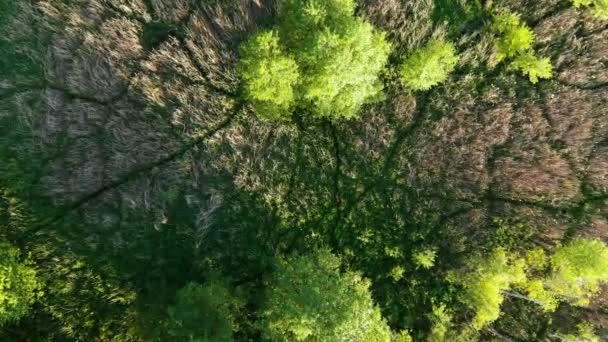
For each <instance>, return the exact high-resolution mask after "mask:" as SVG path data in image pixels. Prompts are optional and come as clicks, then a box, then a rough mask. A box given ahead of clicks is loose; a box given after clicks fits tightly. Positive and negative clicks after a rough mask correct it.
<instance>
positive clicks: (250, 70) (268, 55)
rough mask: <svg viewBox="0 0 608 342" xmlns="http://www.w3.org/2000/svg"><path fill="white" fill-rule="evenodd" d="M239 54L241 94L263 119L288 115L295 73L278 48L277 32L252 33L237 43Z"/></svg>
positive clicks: (293, 62)
mask: <svg viewBox="0 0 608 342" xmlns="http://www.w3.org/2000/svg"><path fill="white" fill-rule="evenodd" d="M241 57H242V59H241V64H240V73H241V77H242V78H243V80H244V81H245V82H244V84H245V96H246V98H247V100H249V101H250V102H251V103H252V105H253V107H254V108H255V110H256V112H257V113H258V115H260V116H261V117H263V118H267V119H280V118H285V117H286V116H287V115H289V112H290V109H291V106H292V105H293V103H294V101H295V96H294V86H295V85H296V83H297V82H298V78H299V73H298V66H297V64H296V62H295V61H294V59H293V58H292V57H290V56H288V55H287V54H286V53H285V52H284V51H283V50H282V49H281V46H280V42H279V36H278V34H277V33H276V32H275V31H265V32H261V33H259V34H256V35H255V36H253V37H252V38H250V39H249V40H248V41H247V42H246V43H244V44H243V45H242V46H241Z"/></svg>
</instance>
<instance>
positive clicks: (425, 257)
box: [412, 248, 437, 268]
mask: <svg viewBox="0 0 608 342" xmlns="http://www.w3.org/2000/svg"><path fill="white" fill-rule="evenodd" d="M436 257H437V250H435V249H434V248H427V249H423V250H420V251H417V252H415V253H414V254H413V255H412V260H413V261H414V264H416V267H417V268H418V267H422V268H431V267H433V265H435V258H436Z"/></svg>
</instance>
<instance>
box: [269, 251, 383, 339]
mask: <svg viewBox="0 0 608 342" xmlns="http://www.w3.org/2000/svg"><path fill="white" fill-rule="evenodd" d="M265 295H266V301H265V305H264V307H263V310H262V320H261V328H262V333H263V335H264V337H265V338H267V339H269V340H271V341H383V342H384V341H389V340H390V335H389V329H388V326H387V325H386V322H385V321H384V320H383V318H382V316H381V315H380V311H379V309H378V308H377V307H376V306H375V305H374V303H373V301H372V298H371V295H370V292H369V283H368V281H366V280H365V279H363V278H361V276H360V275H358V274H357V273H353V272H340V259H338V258H337V257H336V256H334V255H333V254H331V253H330V252H329V251H327V250H321V251H319V252H316V253H315V254H313V255H304V256H294V257H290V258H287V259H285V260H281V261H279V262H278V264H277V267H276V270H275V271H274V272H273V274H272V276H271V278H270V279H269V281H268V284H267V288H266V293H265Z"/></svg>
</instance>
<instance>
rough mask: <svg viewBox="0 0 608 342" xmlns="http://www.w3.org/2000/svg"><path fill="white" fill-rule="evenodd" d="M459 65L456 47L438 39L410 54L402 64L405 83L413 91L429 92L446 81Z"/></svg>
mask: <svg viewBox="0 0 608 342" xmlns="http://www.w3.org/2000/svg"><path fill="white" fill-rule="evenodd" d="M456 63H458V56H457V55H456V49H455V48H454V45H453V44H452V43H449V42H445V41H441V40H438V39H433V40H431V41H430V42H429V43H428V44H427V45H426V46H424V47H422V48H420V49H417V50H415V51H414V52H412V53H411V54H409V55H408V56H407V57H406V58H405V59H404V60H403V63H402V64H401V77H402V80H403V83H405V85H406V86H408V87H409V88H411V89H413V90H428V89H430V88H432V87H433V86H435V85H437V84H439V83H441V82H443V81H445V80H446V79H447V78H448V76H449V74H450V73H451V72H452V71H453V70H454V68H455V66H456Z"/></svg>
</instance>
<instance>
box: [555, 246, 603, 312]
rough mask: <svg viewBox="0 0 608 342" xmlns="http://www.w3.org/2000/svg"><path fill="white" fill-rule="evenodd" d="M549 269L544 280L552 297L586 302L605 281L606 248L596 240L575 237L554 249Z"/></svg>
mask: <svg viewBox="0 0 608 342" xmlns="http://www.w3.org/2000/svg"><path fill="white" fill-rule="evenodd" d="M551 270H552V273H551V275H550V276H549V277H548V278H547V279H546V281H545V283H546V287H548V288H549V289H550V290H551V292H553V293H554V294H555V296H558V297H561V298H564V299H567V300H569V301H570V302H572V303H573V304H576V305H587V304H589V301H590V299H591V298H592V297H593V296H594V295H596V294H597V293H598V291H599V289H600V284H601V283H604V282H608V247H607V246H606V244H605V243H603V242H602V241H600V240H595V239H575V240H573V241H572V242H570V243H568V244H566V245H564V246H560V247H558V248H557V249H556V250H555V254H553V256H552V257H551Z"/></svg>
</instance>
